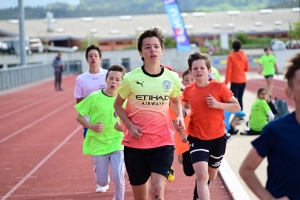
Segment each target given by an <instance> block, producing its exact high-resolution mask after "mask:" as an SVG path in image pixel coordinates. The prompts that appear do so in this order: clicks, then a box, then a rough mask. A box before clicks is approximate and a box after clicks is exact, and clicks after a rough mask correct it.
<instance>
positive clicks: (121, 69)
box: [105, 65, 126, 79]
mask: <svg viewBox="0 0 300 200" xmlns="http://www.w3.org/2000/svg"><path fill="white" fill-rule="evenodd" d="M110 71H115V72H121V73H122V74H123V76H124V74H125V73H126V69H125V67H123V66H121V65H112V66H110V67H109V68H108V70H107V73H106V77H105V79H107V77H108V75H109V72H110Z"/></svg>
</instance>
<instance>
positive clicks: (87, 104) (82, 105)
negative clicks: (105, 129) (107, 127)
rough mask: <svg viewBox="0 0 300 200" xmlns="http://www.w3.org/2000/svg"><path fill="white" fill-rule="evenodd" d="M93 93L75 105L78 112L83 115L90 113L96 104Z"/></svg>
mask: <svg viewBox="0 0 300 200" xmlns="http://www.w3.org/2000/svg"><path fill="white" fill-rule="evenodd" d="M92 94H93V93H92ZM92 94H91V95H89V96H88V97H87V98H85V99H84V100H82V101H81V102H79V103H78V104H76V105H75V106H74V107H75V109H76V110H77V112H78V113H79V114H80V115H81V116H83V117H85V116H87V115H90V113H91V108H92V107H93V104H94V103H93V101H94V95H92Z"/></svg>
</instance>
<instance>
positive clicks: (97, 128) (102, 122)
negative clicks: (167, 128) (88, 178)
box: [75, 65, 125, 200]
mask: <svg viewBox="0 0 300 200" xmlns="http://www.w3.org/2000/svg"><path fill="white" fill-rule="evenodd" d="M124 74H125V69H124V67H122V66H118V65H112V66H111V67H110V68H109V69H108V71H107V74H106V78H105V82H106V84H107V87H106V88H105V89H103V90H99V91H96V92H93V93H92V94H90V95H89V96H88V97H86V98H85V99H84V100H82V101H81V102H80V103H78V104H77V105H76V106H75V109H76V110H77V111H78V113H79V114H78V116H77V118H76V119H77V121H78V122H79V123H80V124H81V125H82V126H84V127H87V128H88V130H87V134H86V138H85V139H84V141H83V154H89V155H92V159H93V163H94V170H95V175H96V182H97V184H98V185H99V186H101V187H105V186H107V185H108V183H109V176H108V175H109V164H110V165H111V167H112V172H113V173H112V175H113V177H112V178H113V182H114V199H115V200H124V194H125V179H124V154H123V149H124V146H123V145H122V139H123V133H122V132H120V131H118V130H122V126H121V125H120V124H121V123H119V117H118V115H117V114H116V112H115V109H114V107H113V104H114V101H115V99H116V93H115V91H116V90H117V89H118V88H119V86H120V85H121V82H122V78H123V75H124ZM87 115H89V116H90V119H89V121H87V120H86V118H85V116H87ZM115 128H116V129H117V130H116V129H115Z"/></svg>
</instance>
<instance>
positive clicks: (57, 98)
mask: <svg viewBox="0 0 300 200" xmlns="http://www.w3.org/2000/svg"><path fill="white" fill-rule="evenodd" d="M75 78H76V76H64V77H63V84H62V85H63V88H64V91H62V92H56V91H54V86H53V82H52V81H47V82H45V83H41V84H39V85H35V86H32V87H29V88H26V89H22V90H18V91H15V92H10V93H6V94H2V95H1V94H0V120H1V123H0V161H1V162H0V197H1V199H17V200H23V199H26V200H28V199H43V200H44V199H46V200H47V199H68V200H71V199H75V200H81V199H101V200H111V199H112V197H113V183H112V182H111V183H110V189H109V190H108V191H107V192H106V193H95V186H96V184H95V180H94V174H93V165H92V161H91V158H90V156H84V155H82V140H83V136H82V127H81V126H80V125H79V124H78V123H77V122H76V120H75V118H76V116H77V113H76V111H75V109H74V108H73V106H74V105H75V99H74V97H73V90H74V83H75ZM174 168H175V173H176V177H175V180H174V181H173V182H171V183H167V185H166V188H165V199H166V200H188V199H192V193H193V189H194V177H186V176H185V175H184V174H183V172H182V166H180V165H179V164H178V163H177V160H176V159H174ZM125 178H126V179H125V180H126V193H125V200H131V199H133V197H132V192H131V188H130V185H129V183H128V177H127V175H126V177H125ZM209 189H210V193H211V199H215V200H219V199H222V200H227V199H231V198H230V195H229V194H228V191H227V190H226V187H225V186H224V183H223V181H222V180H221V178H220V177H219V176H218V178H217V179H216V180H215V181H213V182H212V183H211V185H210V186H209Z"/></svg>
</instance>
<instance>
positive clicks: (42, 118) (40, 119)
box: [0, 101, 74, 144]
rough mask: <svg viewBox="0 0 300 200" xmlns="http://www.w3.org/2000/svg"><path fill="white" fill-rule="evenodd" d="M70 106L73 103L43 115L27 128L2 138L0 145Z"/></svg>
mask: <svg viewBox="0 0 300 200" xmlns="http://www.w3.org/2000/svg"><path fill="white" fill-rule="evenodd" d="M70 104H74V102H73V101H70V102H69V103H67V104H65V105H63V106H62V107H60V108H58V109H56V110H54V111H52V112H50V113H48V114H47V115H45V116H43V117H41V118H39V119H38V120H36V121H34V122H32V123H31V124H28V125H27V126H25V127H23V128H21V129H19V130H18V131H16V132H14V133H12V134H9V136H7V137H5V138H3V139H1V140H0V144H1V143H3V142H4V141H6V140H8V139H9V138H11V137H13V136H15V135H17V134H19V133H21V132H22V131H24V130H26V129H28V128H30V127H32V126H33V125H35V124H37V123H39V122H40V121H42V120H44V119H46V118H47V117H49V116H50V115H53V114H55V113H57V112H58V111H60V110H62V109H63V108H65V107H67V106H69V105H70Z"/></svg>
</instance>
